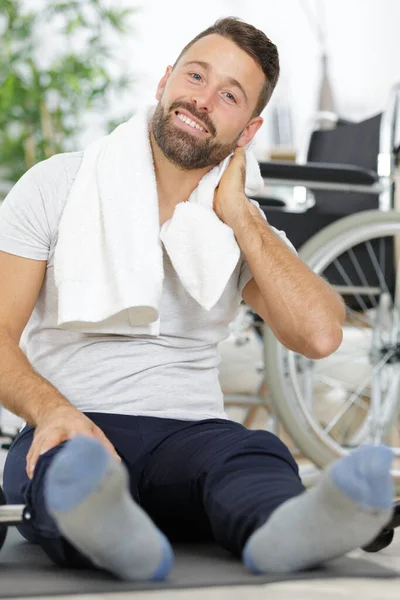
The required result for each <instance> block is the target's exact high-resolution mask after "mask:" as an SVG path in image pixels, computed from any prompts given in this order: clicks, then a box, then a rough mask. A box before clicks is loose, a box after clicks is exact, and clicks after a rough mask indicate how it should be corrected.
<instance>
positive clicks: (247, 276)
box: [238, 199, 297, 295]
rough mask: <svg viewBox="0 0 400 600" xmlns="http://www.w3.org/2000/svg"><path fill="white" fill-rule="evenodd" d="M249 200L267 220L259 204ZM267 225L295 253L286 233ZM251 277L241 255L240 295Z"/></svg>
mask: <svg viewBox="0 0 400 600" xmlns="http://www.w3.org/2000/svg"><path fill="white" fill-rule="evenodd" d="M250 202H251V203H252V204H254V206H256V207H257V208H258V210H259V211H260V214H261V216H262V217H263V219H264V220H265V221H267V217H266V216H265V214H264V212H263V211H262V210H261V208H260V204H259V203H258V202H257V201H256V200H252V199H250ZM269 227H270V228H271V229H272V231H274V232H275V233H276V234H277V235H278V236H279V237H280V238H281V240H282V241H283V242H285V244H286V245H287V246H288V248H290V250H292V251H293V252H294V253H295V254H297V252H296V248H295V247H294V246H293V244H292V243H291V242H290V241H289V239H288V238H287V236H286V233H285V232H284V231H280V230H279V229H276V227H272V225H269ZM242 256H243V255H242ZM252 278H253V274H252V272H251V270H250V267H249V265H248V262H247V260H246V259H245V257H244V256H243V258H242V264H241V266H240V271H239V280H238V289H239V293H240V295H242V292H243V289H244V288H245V286H246V285H247V284H248V283H249V281H250V279H252Z"/></svg>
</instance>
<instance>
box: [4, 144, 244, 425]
mask: <svg viewBox="0 0 400 600" xmlns="http://www.w3.org/2000/svg"><path fill="white" fill-rule="evenodd" d="M82 156H83V152H69V153H64V154H58V155H56V156H53V157H51V158H49V159H48V160H45V161H43V162H41V163H39V164H37V165H35V166H34V167H33V168H32V169H30V170H29V171H27V172H26V173H25V175H23V177H22V178H21V179H20V180H19V181H18V182H17V183H16V184H15V186H14V187H13V189H12V190H11V192H10V193H9V195H8V196H7V198H6V199H5V200H4V202H3V204H2V206H1V208H0V250H3V251H5V252H8V253H11V254H16V255H18V256H22V257H25V258H30V259H35V260H46V261H47V267H46V275H45V279H44V283H43V286H42V288H41V290H40V294H39V297H38V300H37V303H36V306H35V308H34V310H33V313H32V316H31V318H30V320H29V322H28V324H27V326H26V328H25V330H24V334H23V345H24V351H25V352H26V354H27V357H28V359H29V361H30V363H31V364H32V366H33V367H34V368H35V369H36V370H37V371H38V372H39V373H40V374H41V375H42V376H43V377H45V378H46V379H48V380H49V381H50V382H51V383H52V384H53V385H54V386H55V387H56V388H57V389H58V390H59V391H60V392H61V393H62V394H63V395H64V396H65V397H66V398H67V399H68V400H69V401H70V402H71V403H72V404H73V405H75V406H76V407H77V408H78V409H79V410H81V411H91V412H104V413H118V414H127V415H147V416H154V417H163V418H171V419H182V420H198V419H207V418H227V415H226V413H225V412H224V407H223V395H222V391H221V387H220V384H219V379H218V365H219V363H220V354H219V351H218V344H219V342H221V341H222V340H224V339H226V338H227V337H228V335H229V324H230V323H231V321H233V319H234V318H235V316H236V315H237V311H238V308H239V305H240V302H241V299H242V298H241V293H242V290H243V288H244V286H245V285H246V283H247V282H248V281H249V280H250V279H251V277H252V274H251V271H250V269H249V267H248V265H247V262H246V261H245V260H244V257H243V255H241V258H240V260H239V262H238V264H237V266H236V268H235V270H234V272H233V274H232V276H231V278H230V280H229V282H228V285H227V287H226V289H225V290H224V293H223V295H222V297H221V298H220V300H219V301H218V303H217V304H216V305H215V306H214V308H213V309H211V310H210V311H206V310H204V309H203V308H202V307H201V306H200V305H199V304H198V303H197V302H196V301H195V300H194V299H193V298H192V297H191V296H190V295H189V294H188V293H187V292H186V290H185V288H184V287H183V286H182V284H181V283H180V280H179V278H178V276H177V274H176V272H175V270H174V269H173V267H172V264H171V262H170V260H169V257H168V255H167V253H166V252H165V251H164V273H165V279H164V282H163V293H162V298H161V311H160V327H161V331H160V335H159V336H158V337H151V336H146V335H141V336H121V335H103V334H95V333H91V334H82V333H77V332H71V331H67V330H65V329H61V328H59V327H58V326H57V312H58V310H57V307H58V292H57V288H56V286H55V282H54V248H55V245H56V243H57V235H58V224H59V221H60V218H61V215H62V212H63V208H64V205H65V202H66V200H67V197H68V193H69V190H70V188H71V186H72V183H73V181H74V178H75V176H76V174H77V172H78V169H79V166H80V163H81V160H82ZM27 402H29V398H27Z"/></svg>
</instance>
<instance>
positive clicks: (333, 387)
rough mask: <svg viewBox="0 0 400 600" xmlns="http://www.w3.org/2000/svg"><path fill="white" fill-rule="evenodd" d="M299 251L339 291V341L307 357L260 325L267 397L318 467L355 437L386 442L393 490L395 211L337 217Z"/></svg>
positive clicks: (398, 422) (398, 367)
mask: <svg viewBox="0 0 400 600" xmlns="http://www.w3.org/2000/svg"><path fill="white" fill-rule="evenodd" d="M299 256H300V258H302V260H304V262H306V263H307V264H308V265H309V267H310V268H312V269H313V270H314V272H315V273H317V274H319V275H321V276H323V277H324V278H326V279H327V280H328V281H329V282H330V283H331V284H332V285H333V286H334V287H335V289H336V290H337V291H338V292H339V293H340V294H341V295H342V296H343V298H344V301H345V303H346V315H347V316H346V323H345V325H344V328H343V332H344V335H343V342H342V344H341V346H340V348H338V350H337V351H336V352H335V353H334V354H333V355H331V356H330V357H328V358H326V359H322V360H310V359H307V358H305V357H303V356H301V355H299V354H296V353H294V352H292V351H290V350H288V349H287V348H285V347H284V346H282V344H280V343H279V342H278V341H277V339H276V338H275V336H274V335H273V333H272V332H271V331H270V330H269V328H267V327H266V331H265V344H264V348H265V356H264V360H265V368H266V375H267V384H268V389H269V391H270V395H271V396H270V397H271V403H272V405H273V407H274V409H275V410H276V412H277V414H278V416H279V418H280V420H281V421H282V424H283V426H284V427H285V429H286V430H287V431H288V433H289V435H290V436H291V437H292V439H293V441H294V443H295V444H296V446H297V447H298V448H299V449H300V450H301V451H302V452H303V453H304V454H305V455H306V456H307V457H308V458H310V459H311V460H312V461H313V462H314V463H315V464H316V465H318V466H319V467H324V466H326V465H327V464H328V463H329V462H331V461H332V460H334V459H335V458H338V457H340V456H344V455H345V454H347V453H348V452H349V451H351V450H352V449H353V448H355V447H357V446H359V445H361V444H380V443H385V444H387V445H390V446H391V447H392V448H393V450H394V452H395V454H396V457H397V458H396V460H395V461H394V465H393V476H394V480H395V483H396V487H397V490H399V489H400V414H399V412H400V400H399V397H400V332H399V320H400V319H399V317H400V313H399V302H398V295H399V292H400V278H399V277H398V275H399V273H397V270H398V269H397V263H398V258H399V256H400V214H399V213H396V212H387V213H383V212H380V211H366V212H364V213H358V214H355V215H351V216H349V217H346V218H344V219H340V220H339V221H336V222H335V223H333V224H332V225H330V226H329V227H326V228H325V229H323V230H321V231H320V232H319V233H318V234H316V235H315V236H313V237H312V238H311V239H310V240H309V241H308V242H307V243H306V244H304V245H303V246H302V248H301V249H300V250H299ZM396 257H397V258H396Z"/></svg>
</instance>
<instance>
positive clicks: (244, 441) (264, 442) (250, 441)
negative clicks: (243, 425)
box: [231, 430, 299, 475]
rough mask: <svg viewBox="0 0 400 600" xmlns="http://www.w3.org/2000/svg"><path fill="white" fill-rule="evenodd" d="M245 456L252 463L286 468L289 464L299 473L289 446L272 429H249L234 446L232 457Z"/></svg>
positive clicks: (239, 457)
mask: <svg viewBox="0 0 400 600" xmlns="http://www.w3.org/2000/svg"><path fill="white" fill-rule="evenodd" d="M234 456H236V457H237V458H238V459H241V458H243V459H244V460H246V461H248V462H249V463H251V464H254V465H255V464H260V463H261V464H262V463H264V464H265V465H266V466H267V464H268V466H269V467H271V468H272V467H273V466H276V467H277V468H284V467H285V466H287V465H289V466H290V467H291V468H292V469H293V470H294V472H295V473H296V474H297V475H298V473H299V468H298V465H297V463H296V461H295V460H294V458H293V456H292V454H291V452H290V450H289V448H288V447H287V446H286V445H285V444H284V443H283V442H282V440H281V439H279V438H278V437H277V436H276V435H275V434H273V433H271V432H270V431H264V430H247V431H246V434H245V435H243V436H242V438H241V439H240V440H239V441H238V443H237V445H236V447H234V448H232V457H231V458H233V457H234Z"/></svg>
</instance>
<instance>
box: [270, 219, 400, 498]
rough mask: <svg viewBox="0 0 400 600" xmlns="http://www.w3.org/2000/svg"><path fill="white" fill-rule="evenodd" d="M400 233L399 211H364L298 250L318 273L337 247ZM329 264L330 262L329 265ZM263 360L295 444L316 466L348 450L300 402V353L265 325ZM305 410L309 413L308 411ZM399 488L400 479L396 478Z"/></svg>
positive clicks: (273, 396)
mask: <svg viewBox="0 0 400 600" xmlns="http://www.w3.org/2000/svg"><path fill="white" fill-rule="evenodd" d="M392 234H393V235H394V234H396V235H397V234H399V236H400V214H399V213H397V212H386V213H384V212H381V211H376V210H373V211H365V212H363V213H357V214H354V215H351V216H349V217H345V218H343V219H340V220H339V221H336V222H335V223H333V224H332V225H330V226H328V227H326V228H325V229H323V230H321V231H320V232H319V233H317V234H316V235H315V236H313V237H312V238H311V239H310V240H308V242H306V243H305V244H304V245H303V246H302V247H301V248H300V250H299V257H300V258H301V259H302V260H303V261H304V262H305V263H306V264H308V265H309V267H310V268H311V269H313V271H314V272H315V273H317V274H322V273H323V272H324V269H325V268H327V264H326V260H327V258H326V257H327V255H328V254H329V252H330V253H331V254H332V255H334V252H335V251H336V250H337V249H338V250H339V254H338V256H339V255H340V249H341V248H344V250H343V251H346V246H348V247H349V248H353V247H355V246H356V245H357V244H358V243H362V242H365V241H369V240H370V239H374V236H375V238H378V237H379V235H381V236H384V235H386V236H387V235H392ZM329 264H330V263H328V265H329ZM264 336H265V343H264V361H265V371H266V382H267V386H268V390H269V392H270V400H271V404H272V406H273V408H274V410H275V411H276V413H277V415H278V417H279V419H280V421H281V422H282V425H283V427H284V428H285V429H286V431H287V432H288V434H289V435H290V437H291V438H292V440H293V442H294V444H295V445H296V446H297V447H298V449H300V450H301V451H302V452H303V454H304V455H305V456H307V457H308V458H309V459H310V460H312V461H313V462H314V463H315V464H316V465H317V466H319V467H321V468H323V467H325V466H326V465H327V464H329V463H330V462H331V461H333V460H334V459H336V458H339V457H341V456H344V455H345V454H347V453H348V450H347V449H346V448H343V447H340V446H339V445H338V444H335V443H331V442H330V440H329V439H328V437H329V436H328V434H326V435H323V434H322V430H321V427H320V426H319V424H318V423H317V421H316V420H314V422H313V419H312V416H311V415H310V414H309V413H308V411H305V410H304V407H303V406H301V405H300V402H299V400H298V399H296V397H295V393H294V392H293V393H291V392H289V390H290V389H291V387H292V388H293V381H292V380H291V375H290V369H288V361H289V360H290V356H291V360H294V357H296V356H297V355H296V354H295V353H294V352H291V351H290V350H288V349H287V348H285V347H284V346H283V345H282V344H280V342H279V341H278V340H277V339H276V338H275V336H274V334H273V333H272V331H271V330H270V329H269V328H268V327H265V333H264ZM306 412H307V413H308V414H306ZM395 484H396V488H397V490H399V489H400V477H399V481H397V480H396V481H395Z"/></svg>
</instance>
